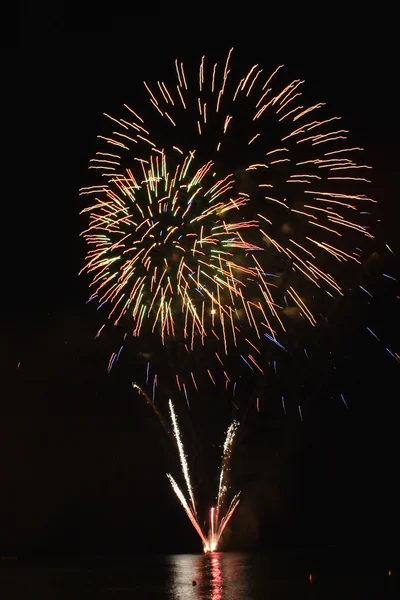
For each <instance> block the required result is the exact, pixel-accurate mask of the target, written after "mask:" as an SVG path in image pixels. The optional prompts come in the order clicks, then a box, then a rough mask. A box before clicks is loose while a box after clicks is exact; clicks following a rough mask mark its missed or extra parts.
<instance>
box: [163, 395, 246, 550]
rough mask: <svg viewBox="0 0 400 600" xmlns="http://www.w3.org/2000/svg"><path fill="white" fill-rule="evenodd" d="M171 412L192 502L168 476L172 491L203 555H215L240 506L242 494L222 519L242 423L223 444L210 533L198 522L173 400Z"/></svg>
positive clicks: (232, 430) (232, 425)
mask: <svg viewBox="0 0 400 600" xmlns="http://www.w3.org/2000/svg"><path fill="white" fill-rule="evenodd" d="M169 409H170V415H171V421H172V425H173V430H174V437H175V440H176V443H177V446H178V450H179V458H180V462H181V468H182V474H183V478H184V480H185V483H186V488H187V492H188V496H189V499H190V501H189V502H188V501H187V499H186V497H185V495H184V493H183V492H182V490H181V489H180V488H179V486H178V484H177V483H176V481H175V479H174V478H173V477H172V475H170V474H169V473H167V477H168V479H169V481H170V483H171V486H172V489H173V490H174V492H175V494H176V496H177V497H178V499H179V501H180V503H181V504H182V506H183V508H184V510H185V512H186V514H187V516H188V518H189V521H190V522H191V524H192V525H193V527H194V529H195V530H196V532H197V533H198V535H199V537H200V539H201V541H202V543H203V549H204V552H214V551H215V550H217V548H218V544H219V542H220V539H221V536H222V534H223V532H224V529H225V527H226V526H227V524H228V522H229V521H230V519H231V517H232V515H233V513H234V512H235V509H236V507H237V506H238V504H239V496H240V492H239V493H238V494H236V495H235V496H234V497H233V499H232V501H231V503H230V505H229V507H228V510H227V511H226V514H225V516H223V517H222V518H221V512H222V509H223V504H224V499H225V495H226V493H227V491H228V483H227V474H228V471H229V461H230V458H231V454H232V447H233V442H234V440H235V436H236V432H237V429H238V427H239V423H237V422H236V421H234V422H233V423H232V424H231V425H230V427H229V429H228V431H227V434H226V439H225V443H224V447H223V455H222V464H221V473H220V479H219V488H218V495H217V506H216V507H211V508H210V516H209V531H208V534H207V533H206V532H204V531H203V529H202V528H201V525H200V523H199V519H198V516H197V510H196V504H195V500H194V494H193V488H192V485H191V482H190V475H189V466H188V462H187V458H186V455H185V451H184V447H183V442H182V437H181V433H180V430H179V426H178V419H177V417H176V414H175V409H174V405H173V404H172V401H171V400H170V401H169Z"/></svg>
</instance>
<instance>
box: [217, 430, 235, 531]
mask: <svg viewBox="0 0 400 600" xmlns="http://www.w3.org/2000/svg"><path fill="white" fill-rule="evenodd" d="M238 427H239V423H237V421H233V423H231V425H230V426H229V429H228V431H227V434H226V438H225V443H224V448H223V454H222V464H221V473H220V477H219V486H218V496H217V509H216V516H217V520H218V516H219V513H220V509H221V506H222V505H223V502H224V499H225V494H226V492H227V490H228V487H227V482H226V476H227V471H228V468H229V462H230V459H231V455H232V448H233V442H234V441H235V436H236V433H237V430H238Z"/></svg>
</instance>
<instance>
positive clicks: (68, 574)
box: [0, 553, 400, 600]
mask: <svg viewBox="0 0 400 600" xmlns="http://www.w3.org/2000/svg"><path fill="white" fill-rule="evenodd" d="M367 558H368V557H365V559H367ZM389 570H390V566H389V568H387V569H386V568H385V565H377V566H376V567H374V566H373V565H372V566H371V564H369V563H368V560H363V559H362V557H360V556H357V555H356V554H355V555H354V556H353V558H352V557H351V556H347V557H345V558H343V560H340V559H338V557H337V556H336V557H335V560H332V558H330V557H329V555H325V556H323V555H315V556H314V557H309V556H308V557H306V556H304V554H301V553H269V554H243V553H215V554H212V555H203V554H179V555H165V556H148V555H144V556H141V555H137V556H135V557H132V558H131V559H124V560H122V559H121V560H120V561H116V560H114V561H104V560H103V561H101V560H99V559H97V560H94V559H92V560H90V559H86V560H85V561H83V563H81V564H80V566H76V565H75V566H71V565H70V566H53V567H49V566H38V565H37V566H35V567H33V566H26V565H25V566H23V565H17V564H15V565H14V566H11V563H9V564H8V565H6V564H5V563H4V562H3V564H2V565H1V568H0V598H1V599H2V600H3V599H4V600H14V599H15V600H20V599H21V600H28V599H30V598H37V599H38V600H39V599H40V600H50V599H51V600H63V599H67V598H68V599H70V598H71V599H72V598H73V599H74V600H80V599H84V598H99V599H105V600H106V599H108V598H110V599H111V598H118V599H120V598H135V599H136V598H137V599H139V600H140V599H143V600H146V599H151V600H205V599H207V600H275V599H278V598H279V599H280V600H286V599H289V598H290V599H292V598H293V599H296V600H299V599H302V598H307V599H308V598H309V599H313V598H324V599H325V600H329V599H335V600H336V599H338V600H339V599H340V600H346V599H351V600H353V599H361V598H362V599H364V598H366V599H370V598H377V599H378V598H379V599H384V598H395V597H400V596H397V593H398V590H397V589H396V586H397V583H398V581H397V574H396V572H391V574H390V575H389ZM194 581H195V582H196V585H193V582H194Z"/></svg>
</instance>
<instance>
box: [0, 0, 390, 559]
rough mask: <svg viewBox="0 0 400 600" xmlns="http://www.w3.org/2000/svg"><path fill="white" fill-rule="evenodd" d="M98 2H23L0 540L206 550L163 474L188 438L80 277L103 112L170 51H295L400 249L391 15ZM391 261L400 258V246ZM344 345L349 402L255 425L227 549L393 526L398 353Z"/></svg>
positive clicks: (284, 58)
mask: <svg viewBox="0 0 400 600" xmlns="http://www.w3.org/2000/svg"><path fill="white" fill-rule="evenodd" d="M85 4H86V9H85V11H83V10H80V9H78V8H75V9H68V8H66V7H63V4H62V3H56V4H55V5H54V6H53V8H52V10H51V12H48V10H47V7H46V8H45V7H44V6H43V7H42V8H40V6H39V7H38V6H34V7H33V6H32V7H31V8H28V9H24V10H22V11H21V14H20V30H19V33H18V38H19V39H18V48H17V51H16V52H10V56H13V58H12V59H11V60H12V63H11V64H12V65H14V70H15V73H14V75H13V81H14V88H15V89H16V90H18V96H19V102H18V111H17V112H16V113H13V114H14V117H12V119H13V120H15V128H16V129H18V131H19V132H20V134H19V142H18V147H17V151H16V154H15V155H14V157H13V161H14V163H15V165H16V167H17V173H18V175H17V181H16V182H15V183H14V184H13V192H12V194H11V197H10V198H9V200H11V203H12V204H13V205H14V206H15V207H16V208H17V218H16V221H15V228H14V235H13V243H12V250H11V251H10V248H9V250H8V252H7V256H9V257H10V259H11V260H10V261H8V259H7V261H8V262H10V264H11V266H12V268H13V273H12V276H11V280H10V281H5V282H4V283H5V289H6V295H5V296H4V291H3V298H2V301H3V305H4V306H3V310H2V312H1V315H2V320H3V323H2V325H3V326H2V331H3V335H2V336H1V339H2V341H1V346H2V353H3V360H2V370H3V373H2V377H1V386H2V392H1V395H0V397H1V399H0V481H1V493H0V532H1V535H0V555H2V554H3V555H6V554H16V555H32V554H34V555H40V554H42V555H49V554H64V555H68V554H73V555H77V554H102V553H107V554H124V553H130V552H135V551H137V550H140V549H143V548H144V549H146V550H148V551H155V552H158V551H198V550H200V544H199V541H198V539H197V536H196V534H195V532H194V531H193V530H192V528H191V526H190V524H189V522H188V521H187V518H186V516H185V515H184V513H183V511H182V509H181V507H180V506H179V504H178V502H177V501H176V499H175V497H174V496H173V494H172V492H171V490H170V487H169V483H168V481H167V479H166V477H165V472H166V471H170V470H171V471H172V472H173V473H177V471H178V463H177V460H176V457H175V455H174V452H173V450H172V448H171V447H170V446H169V442H168V439H167V438H166V436H164V435H163V431H162V430H161V428H160V426H159V424H158V423H157V421H156V420H155V419H154V415H153V414H152V412H151V411H150V410H149V408H148V406H147V405H146V403H145V402H144V400H143V399H141V398H138V397H136V396H135V395H134V394H133V393H132V389H131V385H130V382H131V381H132V379H133V375H132V373H129V372H127V370H126V369H125V370H124V369H123V368H121V369H120V370H118V368H117V369H114V370H113V371H112V373H111V375H108V374H107V368H106V367H107V362H108V358H109V355H110V353H111V351H112V348H111V349H110V347H109V346H108V345H107V340H106V339H105V340H102V339H101V338H100V340H96V341H95V340H94V335H95V333H96V332H97V330H98V325H99V316H98V314H97V313H96V311H95V310H93V307H92V306H90V305H89V306H87V305H86V304H85V302H86V300H87V297H88V292H87V283H88V281H87V279H85V278H84V277H78V271H79V270H80V269H81V268H82V266H83V259H84V253H85V247H84V244H83V242H82V240H81V239H80V238H79V233H80V231H81V230H82V228H83V226H84V220H83V219H82V217H80V216H79V211H80V210H81V208H83V204H82V199H81V198H79V196H78V189H79V187H81V186H83V185H87V184H88V183H87V182H88V172H87V167H88V161H89V158H90V157H91V156H92V155H93V153H94V151H95V150H96V149H97V146H96V135H97V134H98V133H100V131H101V129H102V126H103V125H104V118H103V117H102V113H103V112H107V113H109V114H118V110H119V107H120V106H121V105H122V104H123V103H124V102H127V103H129V104H130V105H133V106H135V98H136V96H137V95H138V94H139V90H140V89H141V82H142V80H143V79H144V78H145V77H147V78H152V77H157V78H158V77H159V74H160V73H161V74H162V73H164V72H167V71H169V69H170V68H171V65H173V60H174V59H175V57H176V56H179V57H181V58H182V59H183V60H186V59H188V58H189V59H190V58H192V57H193V58H196V59H197V58H200V57H201V55H202V54H204V53H206V54H211V53H214V54H217V55H218V54H219V55H221V56H225V55H226V52H227V51H228V50H229V48H230V47H231V46H232V45H233V46H235V49H236V51H237V53H238V54H240V55H241V56H242V57H243V61H244V62H248V63H251V64H253V63H255V62H260V63H262V64H263V65H264V64H265V65H266V66H267V67H268V66H270V67H271V70H272V68H274V67H275V66H276V65H277V64H280V63H282V62H283V63H285V65H286V67H287V70H288V73H289V74H293V77H301V78H304V79H306V82H307V86H308V87H307V91H308V92H309V93H310V94H311V95H314V97H315V96H316V97H317V100H320V99H322V101H326V102H327V103H328V104H329V106H330V108H331V112H332V113H335V114H340V115H342V117H343V119H344V122H345V124H346V125H348V127H349V129H350V131H351V139H352V141H354V142H355V145H359V146H362V147H364V148H365V149H366V153H365V161H366V162H367V164H371V165H372V166H373V167H374V171H373V191H374V197H376V198H377V199H378V200H379V202H380V210H381V214H382V225H381V228H382V229H381V231H380V233H379V235H380V239H381V240H385V242H386V243H388V244H389V245H390V247H391V248H393V250H394V251H395V252H396V254H397V256H398V255H399V254H400V243H399V236H398V222H399V217H400V212H399V205H398V165H399V150H398V148H399V145H398V135H399V119H398V113H397V111H398V99H397V98H396V86H395V77H396V70H397V67H396V66H395V64H396V53H395V48H396V46H395V39H394V35H392V31H393V29H392V27H391V25H390V24H388V22H387V21H390V16H389V15H379V14H378V15H376V14H374V15H370V16H362V15H360V16H356V15H354V17H351V16H349V15H337V16H327V17H326V19H325V18H324V17H323V16H322V15H320V16H319V15H317V14H314V15H309V16H307V15H305V14H301V13H299V15H298V16H296V17H295V15H293V14H292V15H291V18H290V19H289V20H288V17H287V16H285V15H284V14H283V13H282V14H280V15H278V14H273V13H272V12H271V13H270V14H269V13H268V11H267V13H266V14H265V16H264V17H263V18H262V19H261V18H260V16H259V15H257V12H256V9H255V8H254V9H251V8H250V7H251V3H250V5H249V4H248V3H244V4H243V7H242V8H240V9H235V11H234V12H233V13H230V11H229V10H228V11H227V13H226V14H227V16H226V19H225V17H224V16H223V15H222V14H221V15H216V14H215V11H214V9H213V10H211V9H207V8H201V6H202V5H198V6H197V5H196V8H195V6H194V5H190V6H191V8H190V10H193V11H195V10H196V11H198V12H197V16H195V13H193V15H190V14H189V12H188V11H189V5H187V6H186V9H185V11H184V13H182V12H179V11H178V10H177V9H175V8H174V7H173V6H171V7H170V8H169V9H167V8H164V9H158V8H157V10H155V11H153V13H151V12H149V11H148V13H147V14H144V13H142V12H141V11H140V10H139V9H137V10H136V9H134V8H131V9H126V7H125V6H124V4H123V3H118V2H116V3H115V2H113V3H112V7H110V8H109V9H108V11H111V12H106V11H105V10H104V11H102V9H99V8H98V7H97V5H96V4H95V3H93V4H92V6H91V3H89V4H87V3H85ZM109 4H110V3H109ZM128 4H129V3H128ZM132 4H134V3H132ZM166 6H167V5H166ZM175 13H176V14H175ZM310 19H311V20H310ZM312 19H314V21H313V20H312ZM140 93H141V92H140ZM3 118H4V119H6V118H7V117H6V116H4V115H3ZM10 118H11V117H10ZM3 202H8V200H7V198H6V197H4V198H3ZM388 269H389V271H388V272H390V273H391V274H392V275H396V273H395V270H396V264H395V261H394V260H392V262H391V264H390V267H388ZM387 289H388V290H389V291H388V294H389V295H390V298H389V299H388V298H386V297H385V296H384V295H382V297H380V298H379V300H378V302H377V308H376V310H375V313H374V323H375V326H376V328H377V329H378V330H379V331H380V332H381V333H382V339H383V340H384V341H387V344H388V345H389V343H390V347H391V348H392V349H393V350H395V351H397V352H398V351H399V344H398V337H397V336H396V334H395V329H396V327H398V321H399V319H398V309H397V308H396V307H397V306H398V304H396V301H395V300H393V298H395V296H396V294H397V295H399V291H398V289H397V291H396V290H395V288H394V287H392V288H390V286H389V288H387ZM396 311H397V312H396ZM349 318H351V317H349ZM366 344H369V345H370V348H371V350H366ZM368 347H369V346H368ZM348 352H349V353H350V354H351V355H352V359H353V362H352V368H351V369H349V370H348V389H349V394H350V398H351V402H350V404H351V410H349V411H345V410H340V411H338V412H337V414H336V413H335V416H333V417H329V418H327V416H326V415H324V409H323V399H321V404H322V407H321V409H320V411H319V413H318V414H315V415H314V416H313V417H312V418H310V419H309V420H305V421H304V423H300V422H297V423H294V422H288V423H285V422H284V421H283V420H281V421H279V420H272V421H268V420H267V419H262V418H260V421H259V423H256V424H255V425H254V428H253V430H252V431H251V432H250V433H248V435H247V436H244V438H243V439H242V441H241V446H240V448H239V450H238V457H237V463H236V467H235V469H236V473H235V482H236V484H237V485H238V486H240V487H241V489H242V490H243V501H242V505H241V506H240V507H239V509H238V512H237V515H236V516H235V521H234V527H232V531H231V533H230V536H229V540H228V541H229V544H228V546H229V547H230V548H231V549H237V550H241V549H262V548H269V547H275V546H277V545H286V546H295V545H297V546H302V545H315V546H318V545H328V544H354V545H357V544H369V543H374V544H380V543H383V544H385V545H390V544H394V541H395V540H396V539H397V537H398V533H399V508H398V507H399V505H400V495H399V491H398V487H397V483H398V459H399V442H398V440H399V435H398V420H397V416H398V414H399V411H398V408H397V404H398V399H397V395H398V372H399V371H398V367H399V365H398V364H397V363H396V362H395V361H394V359H393V358H391V357H390V356H389V355H388V353H387V352H385V344H383V346H380V345H379V344H378V343H377V344H376V345H374V343H372V341H371V339H370V337H368V335H365V336H363V335H360V337H359V338H357V339H352V340H351V341H350V340H349V346H348ZM18 364H19V368H18ZM341 408H343V407H341Z"/></svg>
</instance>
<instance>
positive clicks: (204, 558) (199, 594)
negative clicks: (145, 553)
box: [171, 552, 250, 600]
mask: <svg viewBox="0 0 400 600" xmlns="http://www.w3.org/2000/svg"><path fill="white" fill-rule="evenodd" d="M171 559H172V572H173V583H172V590H171V592H172V593H171V598H172V599H173V600H246V598H250V594H249V587H248V586H249V581H248V576H249V575H248V571H247V568H246V556H245V555H241V554H236V553H229V552H213V553H208V554H199V555H193V554H186V555H182V554H181V555H175V556H173V557H171ZM194 583H195V585H194Z"/></svg>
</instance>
